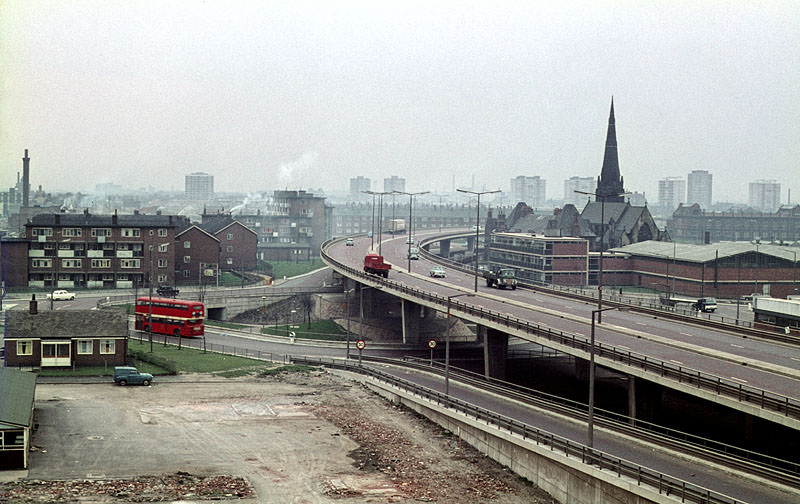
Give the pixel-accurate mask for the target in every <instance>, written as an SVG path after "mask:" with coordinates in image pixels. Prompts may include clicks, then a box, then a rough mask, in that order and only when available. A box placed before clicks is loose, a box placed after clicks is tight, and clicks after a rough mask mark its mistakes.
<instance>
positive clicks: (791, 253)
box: [611, 240, 800, 263]
mask: <svg viewBox="0 0 800 504" xmlns="http://www.w3.org/2000/svg"><path fill="white" fill-rule="evenodd" d="M611 250H612V251H614V252H623V253H626V254H632V255H641V256H650V257H661V258H670V259H672V257H673V255H674V256H675V259H676V260H678V261H686V262H697V263H704V262H708V261H713V260H714V258H716V256H717V253H719V257H720V258H724V257H731V256H735V255H739V254H744V253H747V252H756V251H758V252H759V253H761V254H765V255H769V256H774V257H778V258H780V259H785V260H788V261H796V260H798V259H800V248H798V247H786V246H781V245H766V244H764V245H762V244H758V245H756V244H755V243H750V242H719V243H710V244H708V245H694V244H689V243H671V242H660V241H654V240H648V241H643V242H639V243H632V244H630V245H626V246H624V247H617V248H613V249H611Z"/></svg>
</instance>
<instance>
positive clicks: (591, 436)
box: [586, 306, 625, 448]
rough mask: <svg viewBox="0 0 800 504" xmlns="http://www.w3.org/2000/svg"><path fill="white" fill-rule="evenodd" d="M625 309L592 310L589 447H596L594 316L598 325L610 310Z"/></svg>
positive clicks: (620, 308)
mask: <svg viewBox="0 0 800 504" xmlns="http://www.w3.org/2000/svg"><path fill="white" fill-rule="evenodd" d="M624 309H625V308H623V307H615V306H609V307H607V308H598V309H597V310H592V332H591V339H590V341H589V419H588V421H587V422H586V423H587V428H588V435H587V443H586V444H587V445H588V446H589V447H590V448H591V447H593V446H594V316H595V314H597V316H598V317H597V323H600V314H601V313H602V312H604V311H608V310H620V311H621V310H624Z"/></svg>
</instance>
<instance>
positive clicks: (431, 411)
mask: <svg viewBox="0 0 800 504" xmlns="http://www.w3.org/2000/svg"><path fill="white" fill-rule="evenodd" d="M347 376H348V377H350V378H353V379H355V380H357V381H361V382H362V383H364V384H365V385H366V386H367V387H368V388H370V389H371V390H372V391H374V392H375V393H377V394H379V395H381V396H382V397H385V398H386V399H388V400H390V401H392V402H393V403H395V404H402V405H404V406H406V407H408V408H410V409H412V410H414V411H415V412H417V413H419V414H421V415H423V416H425V417H426V418H428V419H429V420H431V421H433V422H435V423H437V424H438V425H440V426H442V427H443V428H445V429H447V430H449V431H450V432H453V433H459V431H460V435H461V438H462V439H463V440H464V441H465V442H467V443H469V444H470V445H472V446H473V447H475V448H476V449H477V450H479V451H480V452H481V453H484V454H485V455H486V456H488V457H490V458H492V459H493V460H495V461H497V462H499V463H501V464H503V465H504V466H506V467H508V468H509V469H511V470H512V471H514V472H515V473H516V474H518V475H520V476H522V477H524V478H526V479H527V480H529V481H531V482H533V483H534V484H535V485H537V486H538V487H539V488H541V489H542V490H544V491H546V492H548V493H549V494H550V495H551V496H553V498H555V499H556V500H557V501H558V502H560V503H562V504H645V503H665V504H666V503H670V504H673V503H675V502H680V501H681V500H680V497H678V496H667V495H664V494H659V493H658V489H654V488H649V487H643V486H640V485H637V483H636V481H634V480H632V479H629V478H625V477H618V476H617V475H616V473H613V472H611V471H608V470H602V469H600V468H598V467H596V466H590V465H587V464H584V463H582V462H581V460H580V459H576V458H572V457H567V456H566V455H564V454H563V453H561V452H557V451H553V450H551V449H550V448H549V447H548V446H544V445H537V444H536V443H535V442H533V441H531V440H527V439H523V438H522V437H521V436H519V435H516V434H512V433H509V432H508V431H503V430H501V429H498V428H497V427H496V426H494V425H487V424H486V423H483V422H479V421H478V420H476V419H474V418H471V417H468V416H466V415H464V414H462V413H459V412H456V411H453V410H449V409H446V408H443V407H441V406H439V405H436V404H432V403H429V402H428V401H425V400H424V399H421V398H419V397H414V396H412V395H411V394H408V393H407V392H405V391H401V390H398V389H394V388H392V387H390V386H389V385H386V384H383V383H380V382H376V381H373V380H370V379H368V378H366V377H364V376H360V375H354V374H350V373H348V374H347Z"/></svg>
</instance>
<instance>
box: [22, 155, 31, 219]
mask: <svg viewBox="0 0 800 504" xmlns="http://www.w3.org/2000/svg"><path fill="white" fill-rule="evenodd" d="M30 184H31V158H29V157H28V149H25V157H24V158H22V206H23V207H25V208H27V206H28V196H29V194H30V192H31V188H30Z"/></svg>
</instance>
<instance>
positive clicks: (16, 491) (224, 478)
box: [0, 472, 255, 503]
mask: <svg viewBox="0 0 800 504" xmlns="http://www.w3.org/2000/svg"><path fill="white" fill-rule="evenodd" d="M254 496H255V492H254V491H253V487H252V486H250V483H249V482H248V481H247V480H246V479H244V478H238V477H234V476H228V475H218V476H196V475H192V474H189V473H186V472H177V473H175V474H163V475H160V476H140V477H136V478H131V479H118V480H72V481H43V480H23V481H17V482H13V483H7V484H5V485H3V486H2V487H0V502H25V503H39V502H47V503H51V502H52V503H71V502H77V501H78V500H80V499H87V498H92V499H93V500H95V499H96V501H100V502H102V500H105V501H107V502H114V501H117V500H119V501H124V502H165V501H174V500H179V499H193V500H220V499H246V498H250V497H254ZM100 499H102V500H100Z"/></svg>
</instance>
